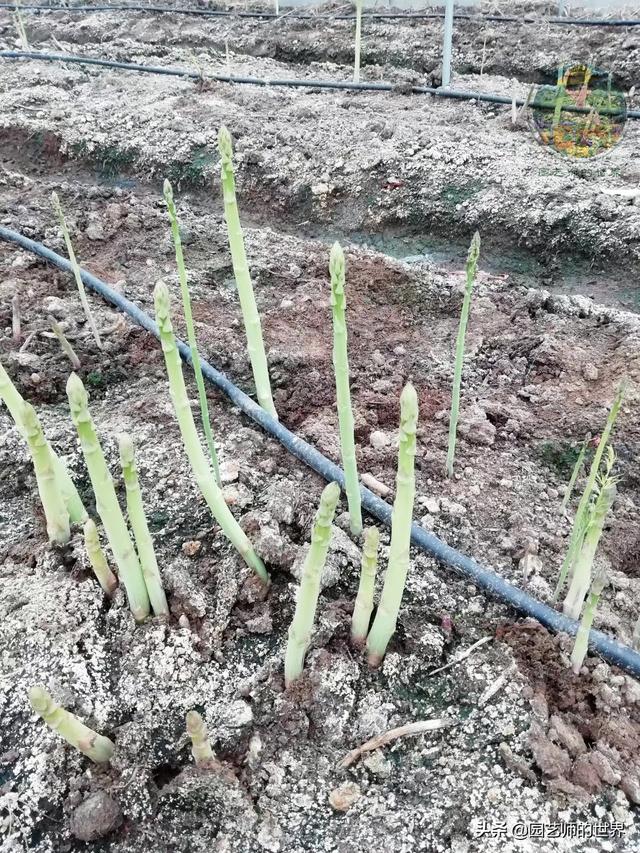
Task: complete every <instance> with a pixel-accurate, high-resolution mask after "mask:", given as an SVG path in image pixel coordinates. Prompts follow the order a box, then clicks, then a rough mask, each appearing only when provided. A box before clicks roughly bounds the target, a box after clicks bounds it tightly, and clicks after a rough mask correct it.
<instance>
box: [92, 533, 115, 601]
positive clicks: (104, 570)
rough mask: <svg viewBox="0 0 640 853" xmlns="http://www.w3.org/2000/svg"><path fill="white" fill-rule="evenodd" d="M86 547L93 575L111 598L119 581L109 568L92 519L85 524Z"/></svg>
mask: <svg viewBox="0 0 640 853" xmlns="http://www.w3.org/2000/svg"><path fill="white" fill-rule="evenodd" d="M84 547H85V551H86V552H87V557H88V558H89V563H90V564H91V568H92V569H93V573H94V574H95V576H96V577H97V579H98V582H99V584H100V586H101V587H102V589H103V590H104V593H105V595H106V596H107V598H111V596H112V595H113V593H114V592H115V591H116V588H117V586H118V579H117V578H116V576H115V575H114V574H113V572H112V571H111V569H110V568H109V564H108V563H107V558H106V557H105V555H104V551H103V550H102V548H101V547H100V537H99V535H98V528H97V527H96V525H95V522H94V521H92V520H91V519H90V518H88V519H87V520H86V521H85V523H84Z"/></svg>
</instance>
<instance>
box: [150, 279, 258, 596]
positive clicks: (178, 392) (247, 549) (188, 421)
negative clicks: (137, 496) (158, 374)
mask: <svg viewBox="0 0 640 853" xmlns="http://www.w3.org/2000/svg"><path fill="white" fill-rule="evenodd" d="M154 302H155V310H156V322H157V324H158V329H159V332H160V342H161V344H162V352H163V353H164V360H165V364H166V367H167V376H168V378H169V390H170V393H171V400H172V402H173V408H174V411H175V413H176V418H177V421H178V426H179V427H180V435H181V436H182V443H183V444H184V449H185V451H186V453H187V456H188V457H189V463H190V465H191V470H192V471H193V475H194V477H195V481H196V483H197V485H198V488H199V489H200V491H201V492H202V495H203V496H204V499H205V501H206V502H207V504H208V506H209V509H210V510H211V512H212V514H213V516H214V518H215V519H216V521H217V522H218V524H219V525H220V527H221V528H222V532H223V533H224V535H225V536H226V537H227V539H229V541H230V542H231V543H232V545H234V547H235V548H236V549H237V550H238V552H239V553H240V555H241V556H242V558H243V559H244V560H245V562H246V563H247V564H248V565H249V566H250V567H251V568H252V569H253V570H254V572H255V573H256V574H257V575H258V577H259V578H260V579H261V580H262V581H264V582H265V583H268V582H269V575H268V574H267V571H266V569H265V567H264V564H263V563H262V560H261V559H260V558H259V557H258V555H257V554H256V552H255V551H254V549H253V546H252V545H251V542H249V539H248V538H247V535H246V533H245V532H244V531H243V529H242V528H241V527H240V525H239V524H238V522H237V521H236V520H235V518H234V517H233V515H232V513H231V510H230V509H229V507H228V506H227V504H226V503H225V500H224V496H223V494H222V490H221V489H220V486H218V484H217V483H216V479H215V477H214V476H213V472H212V471H211V466H210V465H209V463H208V462H207V458H206V456H205V455H204V451H203V449H202V445H201V444H200V439H199V437H198V431H197V430H196V425H195V422H194V420H193V415H192V414H191V406H190V405H189V398H188V396H187V389H186V386H185V384H184V376H183V375H182V364H181V363H180V355H179V353H178V348H177V346H176V339H175V336H174V334H173V326H172V324H171V304H170V299H169V291H168V290H167V286H166V284H165V283H164V282H162V281H159V282H158V283H157V284H156V287H155V290H154Z"/></svg>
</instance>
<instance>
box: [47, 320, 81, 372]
mask: <svg viewBox="0 0 640 853" xmlns="http://www.w3.org/2000/svg"><path fill="white" fill-rule="evenodd" d="M49 323H50V324H51V329H52V331H53V334H54V335H55V336H56V338H57V339H58V343H59V344H60V348H61V350H62V352H63V353H64V354H65V355H66V357H67V358H68V359H69V361H70V362H71V366H72V367H73V369H74V370H80V359H79V358H78V356H77V355H76V351H75V350H74V348H73V347H72V346H71V344H70V343H69V341H68V339H67V336H66V335H65V333H64V332H63V331H62V326H61V325H60V323H58V322H56V320H55V319H54V318H53V317H49Z"/></svg>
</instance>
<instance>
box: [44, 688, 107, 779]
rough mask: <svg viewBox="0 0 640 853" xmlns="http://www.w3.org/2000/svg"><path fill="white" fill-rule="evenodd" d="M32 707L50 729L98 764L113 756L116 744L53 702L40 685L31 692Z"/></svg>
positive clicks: (104, 762)
mask: <svg viewBox="0 0 640 853" xmlns="http://www.w3.org/2000/svg"><path fill="white" fill-rule="evenodd" d="M29 702H30V703H31V707H32V708H33V710H34V711H35V712H36V714H39V715H40V716H41V717H42V719H43V720H44V721H45V723H46V724H47V725H48V726H49V728H51V729H53V731H54V732H57V733H58V734H59V735H60V737H63V738H64V739H65V740H66V742H67V743H70V744H71V746H74V747H75V748H76V749H79V750H80V752H82V753H84V755H86V756H88V757H89V758H90V759H91V760H92V761H95V762H96V764H106V763H108V762H109V761H110V759H111V756H112V755H113V750H114V748H115V747H114V744H113V742H112V741H110V740H109V738H108V737H105V736H104V735H99V734H98V733H97V732H94V731H93V729H90V728H89V727H88V726H85V724H84V723H83V722H82V720H79V719H78V717H76V716H75V714H71V713H70V712H69V711H66V710H65V709H64V708H61V707H60V705H58V704H56V702H54V701H53V699H52V698H51V696H50V695H49V693H48V692H47V690H46V689H45V688H44V687H43V686H42V685H41V684H38V685H36V686H35V687H32V688H31V690H29Z"/></svg>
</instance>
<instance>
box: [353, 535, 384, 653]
mask: <svg viewBox="0 0 640 853" xmlns="http://www.w3.org/2000/svg"><path fill="white" fill-rule="evenodd" d="M379 542H380V533H379V531H378V528H377V527H367V528H366V529H365V531H364V548H363V549H362V566H361V568H360V585H359V586H358V595H357V596H356V603H355V604H354V606H353V616H352V617H351V641H352V643H353V644H354V645H355V646H364V644H365V642H366V639H367V633H368V632H369V621H370V619H371V612H372V610H373V590H374V586H375V582H376V569H377V568H378V544H379Z"/></svg>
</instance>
